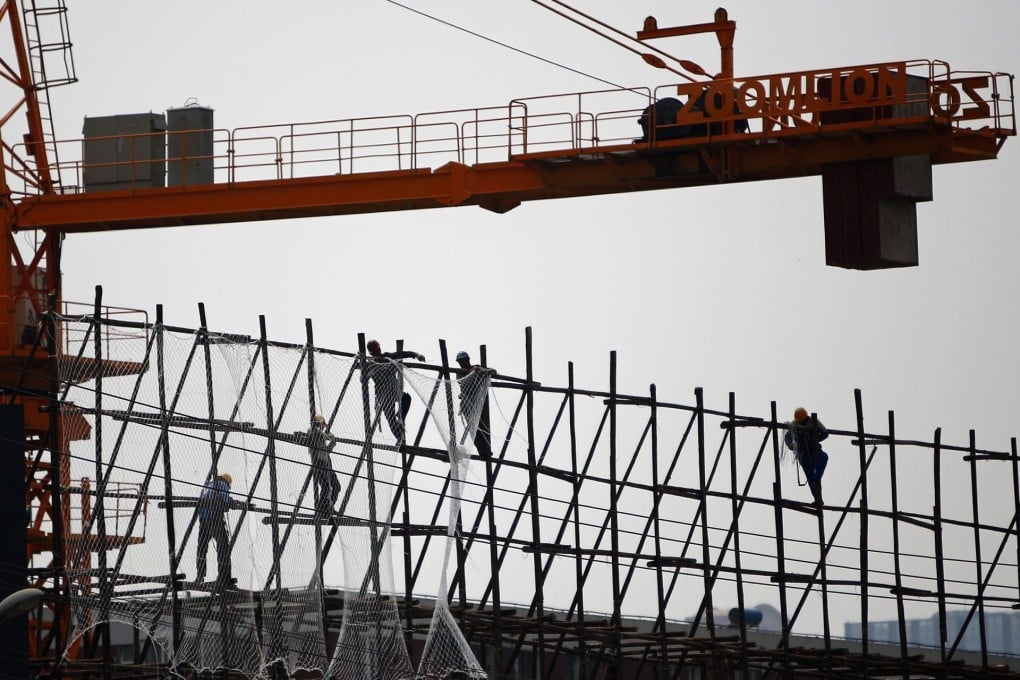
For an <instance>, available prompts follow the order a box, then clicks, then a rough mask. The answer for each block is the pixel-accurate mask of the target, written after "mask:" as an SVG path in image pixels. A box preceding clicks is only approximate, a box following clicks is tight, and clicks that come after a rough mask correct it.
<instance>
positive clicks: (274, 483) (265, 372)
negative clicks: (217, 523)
mask: <svg viewBox="0 0 1020 680" xmlns="http://www.w3.org/2000/svg"><path fill="white" fill-rule="evenodd" d="M259 351H260V352H261V353H262V381H263V385H264V387H265V395H264V396H265V402H266V431H267V432H268V433H269V437H267V438H266V456H267V457H268V458H269V508H270V510H269V511H270V515H269V516H270V517H272V519H273V521H272V524H271V529H272V540H273V559H272V562H271V564H272V565H273V566H274V567H276V568H275V569H274V570H273V572H274V573H273V577H274V578H273V580H274V583H273V594H274V597H275V598H276V600H277V602H276V604H277V605H279V598H280V596H281V593H282V592H283V580H282V579H283V577H282V574H281V571H280V569H279V564H280V560H281V559H282V557H283V556H282V550H281V549H280V522H279V519H278V518H279V517H280V489H279V486H278V485H279V480H278V477H277V470H276V437H275V436H274V434H275V430H276V428H275V426H274V421H275V419H276V416H275V415H274V414H273V377H272V371H270V370H269V338H268V337H267V334H266V317H265V315H264V314H260V315H259Z"/></svg>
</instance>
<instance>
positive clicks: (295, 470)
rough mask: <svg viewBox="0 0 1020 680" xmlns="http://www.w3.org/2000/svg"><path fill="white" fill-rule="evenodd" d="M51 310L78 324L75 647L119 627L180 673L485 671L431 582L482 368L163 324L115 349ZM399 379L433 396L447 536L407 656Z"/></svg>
mask: <svg viewBox="0 0 1020 680" xmlns="http://www.w3.org/2000/svg"><path fill="white" fill-rule="evenodd" d="M62 323H63V325H64V326H65V328H66V329H68V330H71V331H74V335H76V336H77V337H80V338H81V339H82V340H83V342H82V343H81V344H80V345H79V348H80V349H81V352H80V355H79V356H77V357H76V358H74V357H69V358H68V360H67V361H63V362H61V364H60V365H61V379H62V381H63V383H64V385H65V388H66V394H65V395H64V399H65V403H64V406H63V409H64V413H65V417H64V418H63V419H62V421H61V425H62V430H63V438H64V440H65V441H66V442H67V444H66V446H67V449H68V451H69V461H70V463H69V470H68V471H66V472H65V477H64V479H65V480H69V481H66V484H67V486H68V487H69V492H68V493H67V494H65V496H64V499H65V503H66V507H67V511H68V515H69V520H68V524H67V533H68V534H69V535H68V538H67V548H66V553H67V573H68V580H69V584H70V594H71V605H72V608H73V610H74V615H75V621H76V627H75V631H74V635H75V636H77V637H78V638H79V640H80V642H81V644H83V645H91V644H94V643H95V642H96V641H97V640H99V638H97V637H96V636H101V635H104V634H105V630H106V629H107V627H108V626H111V625H112V626H118V625H119V626H131V627H134V628H135V629H137V630H138V631H139V633H140V634H139V638H140V639H141V640H142V641H143V643H142V649H141V657H142V659H141V660H142V661H156V662H160V663H165V664H166V666H167V667H168V668H169V669H170V670H171V672H173V673H176V674H179V675H187V674H190V673H194V672H204V671H214V670H217V669H228V670H232V671H236V672H239V673H241V674H243V675H246V676H248V677H253V678H254V677H281V676H286V675H292V674H294V673H298V672H301V671H318V672H322V673H324V674H325V675H326V676H327V677H338V678H344V679H345V680H348V679H353V680H358V679H363V680H404V679H407V678H412V677H415V676H416V675H419V676H425V675H433V676H436V677H444V676H447V675H449V674H450V673H456V672H461V673H467V674H468V675H470V676H472V677H483V676H484V672H483V671H482V670H481V668H480V666H479V665H478V663H477V661H476V660H475V658H474V655H473V654H472V652H471V649H470V647H469V646H468V644H467V642H466V641H465V639H464V637H463V635H462V634H461V633H460V630H459V628H458V626H457V623H456V620H455V619H454V617H453V615H452V614H451V612H450V609H449V606H448V605H447V602H446V597H447V591H448V576H447V571H448V567H449V563H450V554H451V550H452V547H453V545H454V543H453V541H454V534H455V530H456V526H457V521H458V518H459V504H460V498H461V485H462V482H463V480H464V477H465V474H466V472H467V469H468V462H469V460H470V453H471V452H472V451H473V450H474V446H475V444H474V438H475V434H476V430H477V426H478V420H479V415H480V413H481V408H482V405H483V403H484V399H485V395H486V393H487V391H488V384H489V373H488V372H487V371H484V370H478V371H474V372H472V373H471V374H470V375H467V376H466V377H463V378H461V379H460V380H455V381H454V380H445V379H441V378H439V377H438V376H437V375H436V374H435V373H433V372H426V371H417V370H410V369H408V368H406V367H405V366H404V365H403V364H402V363H401V362H399V361H396V360H391V359H380V360H372V359H370V358H367V357H362V356H358V355H355V356H349V355H343V354H340V353H332V352H327V351H324V350H314V351H313V350H310V349H309V348H307V347H302V346H294V345H287V346H282V345H277V344H272V343H264V342H263V343H260V342H258V341H253V340H250V339H248V338H243V337H233V336H220V335H215V334H206V333H204V332H183V331H182V332H171V331H168V330H166V329H164V328H161V327H156V328H153V329H150V330H149V332H148V339H147V341H146V342H144V343H140V344H137V345H136V346H135V348H134V349H133V350H132V352H130V353H129V354H128V355H124V356H118V355H117V354H116V350H115V348H110V347H96V346H95V345H94V344H93V343H92V342H91V340H90V337H91V331H90V326H91V324H92V322H91V320H90V319H87V318H86V319H63V320H62ZM99 354H102V360H101V362H100V361H98V360H97V356H98V355H99ZM100 363H102V371H101V376H102V377H101V379H100V380H101V382H97V380H96V376H97V374H98V373H99V371H98V370H97V366H98V365H99V364H100ZM412 395H417V397H418V399H417V400H415V404H416V406H415V407H414V408H415V409H416V410H417V409H425V408H428V407H429V405H431V408H430V409H429V415H430V416H431V417H430V418H429V419H428V421H429V422H431V423H432V424H434V425H435V427H436V430H437V431H438V434H439V438H440V439H441V440H442V442H443V445H444V446H445V448H446V450H447V451H448V454H449V460H450V473H449V482H450V487H449V494H448V509H449V532H448V539H447V541H448V544H447V547H446V554H445V557H444V565H443V570H442V576H441V579H440V580H441V582H440V584H439V588H438V596H437V604H436V608H435V613H434V616H433V620H432V629H431V630H430V632H429V634H428V637H427V641H426V643H425V651H424V655H423V658H422V661H421V664H420V667H419V669H418V670H417V671H415V669H414V668H413V667H412V663H411V660H410V657H409V654H408V649H407V645H406V642H407V639H408V638H407V635H408V633H409V631H408V630H405V627H404V626H403V625H402V624H401V620H400V612H399V609H398V600H397V596H396V587H395V584H394V578H393V564H392V559H393V557H392V548H391V534H392V527H391V520H392V514H393V511H394V492H393V490H394V488H395V484H396V478H397V477H398V476H399V474H400V471H401V469H402V468H401V465H402V458H401V451H402V446H403V444H404V441H405V438H407V437H408V433H407V429H408V425H409V423H408V422H406V418H407V410H408V409H409V408H410V402H411V401H412V399H413V397H412ZM421 414H422V411H421V410H417V411H416V415H417V418H418V421H419V422H420V423H421V422H423V421H422V415H421ZM334 586H338V587H335V588H334ZM338 624H339V625H338ZM337 630H339V633H337V632H336V631H337ZM331 631H332V632H331Z"/></svg>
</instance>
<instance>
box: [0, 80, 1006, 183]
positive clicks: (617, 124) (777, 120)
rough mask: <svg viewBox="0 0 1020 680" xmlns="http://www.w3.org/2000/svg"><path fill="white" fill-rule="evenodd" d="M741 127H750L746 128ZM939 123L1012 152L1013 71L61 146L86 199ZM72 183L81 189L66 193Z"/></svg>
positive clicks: (602, 97) (580, 96)
mask: <svg viewBox="0 0 1020 680" xmlns="http://www.w3.org/2000/svg"><path fill="white" fill-rule="evenodd" d="M702 93H705V94H706V95H707V96H701V95H702ZM667 97H672V98H675V99H677V100H678V102H679V103H680V104H681V105H682V110H680V111H679V112H675V114H674V115H675V116H676V118H677V119H676V121H663V120H656V121H655V130H656V131H657V134H648V131H647V130H645V129H643V127H642V124H641V122H642V119H644V120H645V121H647V119H648V116H647V112H648V111H649V110H651V108H652V107H653V106H654V105H655V102H657V101H660V100H662V99H664V98H667ZM699 99H700V101H699ZM741 121H746V128H747V129H746V131H739V132H738V131H737V130H738V129H741V128H744V127H745V125H744V123H742V122H741ZM738 122H739V124H738ZM932 123H935V124H938V125H948V126H952V127H953V128H954V129H959V130H967V131H970V132H973V133H977V134H983V135H988V136H993V137H995V138H997V139H999V140H1000V143H1001V140H1003V139H1004V138H1005V137H1008V136H1012V135H1015V134H1016V113H1015V105H1014V93H1013V76H1012V75H1010V74H1007V73H998V72H978V71H958V72H957V71H952V70H951V69H950V67H949V65H948V64H947V63H945V62H941V61H927V60H916V61H909V62H889V63H878V64H868V65H862V66H854V67H844V68H827V69H816V70H813V71H800V72H791V73H784V74H772V75H766V76H757V77H745V78H736V79H733V80H731V81H704V82H697V83H679V84H669V85H662V86H659V87H656V88H646V87H641V88H619V89H607V90H595V91H587V92H574V93H569V94H554V95H543V96H538V97H530V98H522V99H514V100H512V101H510V102H509V103H508V104H506V105H502V106H496V107H483V108H471V109H457V110H449V111H439V112H431V113H424V114H418V115H414V116H411V115H397V116H377V117H367V118H349V119H337V120H324V121H314V122H306V123H288V124H282V125H264V126H252V127H239V128H233V129H220V128H215V129H209V130H187V131H175V132H170V133H166V132H153V133H151V134H130V135H128V134H124V135H115V136H110V137H91V138H89V139H87V140H81V139H75V140H64V141H60V142H57V145H58V146H59V148H60V151H61V152H60V156H59V157H60V158H75V157H77V160H73V161H66V162H62V163H61V164H60V168H59V169H60V171H61V173H62V175H61V176H62V177H63V178H64V182H65V187H64V188H63V190H64V191H65V192H72V193H77V192H82V191H90V192H91V191H103V190H111V189H141V188H159V187H163V186H166V185H167V184H170V185H173V186H185V185H188V184H209V183H217V184H223V183H226V184H231V183H236V182H248V181H264V180H285V179H299V178H310V177H324V176H330V175H337V174H340V175H349V174H355V173H370V172H391V171H414V170H424V169H435V168H438V167H441V166H442V165H444V164H447V163H451V162H454V163H465V164H478V163H489V162H506V161H513V160H527V159H537V158H542V157H571V156H578V155H583V154H597V153H603V152H610V151H624V150H646V149H649V148H653V147H655V146H657V145H659V144H661V143H664V142H665V141H666V140H668V144H669V145H670V146H685V145H690V146H697V145H702V144H705V143H706V142H713V141H718V142H723V143H725V142H734V141H747V142H759V143H760V142H761V141H766V142H767V141H773V140H779V139H781V138H785V137H791V136H811V135H819V134H828V133H842V134H845V133H849V132H853V131H859V130H864V131H867V130H880V129H892V128H896V129H904V128H909V127H911V126H917V125H930V124H932ZM175 136H177V137H176V138H175ZM168 140H173V141H174V142H176V143H174V144H167V142H168ZM104 144H105V145H106V146H107V148H116V153H113V154H109V153H108V154H107V155H106V156H105V157H104V156H102V155H101V154H100V153H99V152H98V151H97V150H98V149H100V148H101V145H104ZM14 150H15V151H17V147H15V149H14ZM21 151H24V149H21ZM12 167H14V166H10V165H9V166H8V168H12ZM196 169H197V171H196ZM8 172H9V173H10V174H11V175H13V176H14V177H17V174H16V173H15V172H14V171H13V170H8ZM72 177H73V178H74V179H73V186H71V187H68V186H66V185H70V184H71V183H72V180H71V179H70V178H72ZM11 186H21V187H22V189H21V191H22V193H23V194H25V195H30V194H35V193H38V192H39V191H40V188H39V187H38V186H37V185H35V184H33V183H32V182H31V181H29V180H28V179H27V176H24V177H21V181H20V182H18V181H15V182H13V183H12V184H11Z"/></svg>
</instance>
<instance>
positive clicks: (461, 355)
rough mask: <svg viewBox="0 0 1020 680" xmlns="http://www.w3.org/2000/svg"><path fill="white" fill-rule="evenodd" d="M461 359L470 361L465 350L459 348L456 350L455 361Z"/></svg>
mask: <svg viewBox="0 0 1020 680" xmlns="http://www.w3.org/2000/svg"><path fill="white" fill-rule="evenodd" d="M462 359H464V360H468V361H470V359H471V357H470V356H468V353H467V352H465V351H464V350H461V351H459V352H457V361H460V360H462Z"/></svg>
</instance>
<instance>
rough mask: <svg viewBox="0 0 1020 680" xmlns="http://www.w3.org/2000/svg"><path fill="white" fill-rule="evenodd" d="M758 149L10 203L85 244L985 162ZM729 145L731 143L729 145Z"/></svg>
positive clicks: (832, 138)
mask: <svg viewBox="0 0 1020 680" xmlns="http://www.w3.org/2000/svg"><path fill="white" fill-rule="evenodd" d="M915 127H916V129H912V130H896V131H892V132H889V131H884V132H869V133H860V132H856V133H848V134H843V135H825V136H823V135H815V136H811V137H807V138H805V137H797V138H796V140H783V139H778V140H773V141H771V142H770V143H766V144H762V143H756V140H753V139H746V140H744V139H738V140H737V141H730V142H726V143H714V144H712V145H704V144H699V145H691V144H689V143H685V142H682V141H681V142H678V143H670V142H665V143H661V144H660V145H659V146H658V147H657V149H656V150H654V151H652V150H648V149H646V148H641V149H638V145H624V146H620V147H616V148H615V149H614V148H607V149H603V150H602V151H601V152H600V153H597V154H581V153H579V152H578V153H572V154H571V153H567V152H560V153H558V154H555V155H548V156H541V157H520V159H519V160H513V161H506V162H495V163H480V164H477V165H462V164H459V163H449V164H447V165H444V166H442V167H440V168H437V169H436V170H428V169H423V170H407V171H391V172H377V173H360V174H352V175H331V176H325V177H310V178H298V179H285V180H262V181H251V182H238V183H233V184H210V185H203V186H193V187H174V188H154V189H136V190H133V191H127V190H125V191H110V192H99V193H91V194H90V193H83V194H73V195H70V194H69V195H53V194H49V195H44V196H38V197H29V198H26V199H24V200H22V201H21V202H19V203H18V204H17V205H16V207H15V210H16V215H15V216H14V221H15V223H16V224H17V225H18V227H19V229H41V230H46V231H47V232H56V231H59V232H64V233H72V234H73V233H83V232H95V231H107V230H119V229H143V228H155V227H170V226H177V227H180V226H188V225H205V224H218V223H230V222H248V221H261V220H271V219H287V218H299V217H320V216H329V215H346V214H358V213H369V212H384V211H396V210H411V209H421V208H439V207H451V206H462V205H476V206H481V207H483V208H487V209H489V210H493V211H496V212H505V211H506V210H509V209H511V208H513V207H515V206H516V205H518V204H519V203H521V202H523V201H532V200H542V199H552V198H567V197H577V196H592V195H600V194H616V193H627V192H633V191H649V190H654V189H669V188H678V187H688V186H704V185H710V184H720V183H729V182H742V181H759V180H769V179H782V178H792V177H806V176H812V175H819V174H820V173H821V170H822V166H823V165H826V164H829V163H840V162H847V161H855V160H866V159H871V158H890V157H894V156H902V155H915V154H928V155H931V156H932V158H933V161H934V162H936V163H944V162H957V161H964V160H980V159H990V158H994V157H995V156H996V154H997V152H998V142H997V139H996V137H994V136H992V135H987V134H982V133H980V132H971V131H967V130H961V129H953V128H951V127H950V126H946V125H937V124H930V125H918V126H915ZM731 140H732V137H731Z"/></svg>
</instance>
